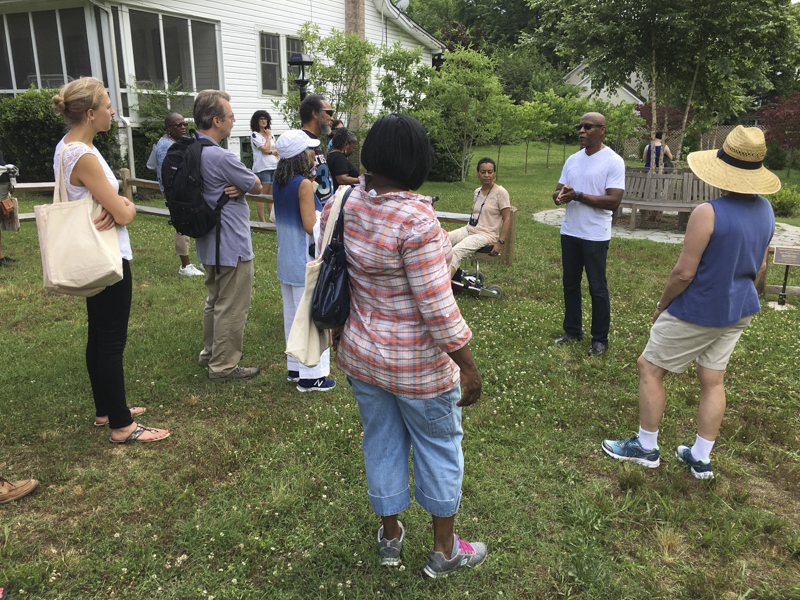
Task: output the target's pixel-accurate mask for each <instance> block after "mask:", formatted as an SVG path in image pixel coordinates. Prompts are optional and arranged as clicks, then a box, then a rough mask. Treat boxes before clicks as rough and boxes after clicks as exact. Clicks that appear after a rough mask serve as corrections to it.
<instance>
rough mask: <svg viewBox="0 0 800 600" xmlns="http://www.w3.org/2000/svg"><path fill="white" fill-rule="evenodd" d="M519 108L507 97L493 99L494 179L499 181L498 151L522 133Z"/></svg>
mask: <svg viewBox="0 0 800 600" xmlns="http://www.w3.org/2000/svg"><path fill="white" fill-rule="evenodd" d="M519 109H520V107H519V106H518V105H516V104H514V103H513V102H512V101H511V98H509V97H508V96H499V97H498V98H496V99H495V109H494V117H495V118H494V122H493V124H492V125H493V129H494V131H495V136H494V143H495V144H497V165H496V166H495V177H497V179H498V180H499V179H500V150H502V148H503V144H508V143H510V142H512V141H514V140H516V139H517V136H519V134H520V133H521V132H522V129H521V123H520V119H519V117H520V110H519Z"/></svg>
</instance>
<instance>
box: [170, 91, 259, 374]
mask: <svg viewBox="0 0 800 600" xmlns="http://www.w3.org/2000/svg"><path fill="white" fill-rule="evenodd" d="M193 112H194V115H193V116H194V122H195V124H196V125H197V142H198V143H202V154H201V157H200V176H201V177H202V190H203V198H204V199H205V201H206V204H207V205H208V206H209V208H211V209H216V208H217V203H218V202H219V203H221V204H223V203H224V204H223V206H222V209H221V211H220V212H219V221H218V223H219V225H218V226H215V227H213V228H211V230H210V231H208V233H206V234H205V235H203V236H202V237H197V242H196V243H197V257H198V260H199V261H200V262H201V263H202V264H203V265H205V268H206V287H207V288H208V298H206V305H205V309H204V311H203V351H202V352H201V353H200V358H199V361H198V362H199V364H200V366H201V367H205V366H207V367H208V378H209V379H210V380H211V381H232V380H241V379H251V378H253V377H255V376H256V375H258V373H259V371H260V370H259V368H258V367H240V366H239V359H241V357H242V340H243V338H244V326H245V323H247V313H248V311H249V310H250V295H251V292H252V289H253V274H254V271H253V258H254V256H255V255H254V254H253V243H252V240H251V238H250V206H249V205H248V204H247V201H246V200H245V196H244V195H245V193H250V194H260V193H261V182H260V181H259V180H258V177H256V176H255V175H254V174H253V172H252V171H250V169H248V168H247V167H245V166H244V165H243V164H242V162H241V161H240V160H239V158H238V157H237V156H236V155H235V154H233V153H232V152H230V151H228V150H225V149H224V148H221V147H220V146H219V143H220V142H221V141H222V140H224V139H225V138H226V137H228V136H229V135H230V133H231V130H232V129H233V124H234V123H235V122H236V119H235V118H234V116H233V110H231V105H230V96H229V95H228V94H227V93H226V92H222V91H219V90H203V91H202V92H200V93H199V94H197V98H196V99H195V101H194V111H193ZM209 141H210V142H211V143H210V144H209V143H208V142H209ZM175 146H178V144H175V145H174V146H173V148H174V147H175ZM170 151H172V148H170ZM168 159H169V156H168ZM168 159H167V160H165V166H166V165H167V164H168V163H169V160H168ZM165 187H166V184H165ZM168 199H169V196H168ZM170 214H172V209H170Z"/></svg>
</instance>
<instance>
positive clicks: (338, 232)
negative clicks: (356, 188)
mask: <svg viewBox="0 0 800 600" xmlns="http://www.w3.org/2000/svg"><path fill="white" fill-rule="evenodd" d="M352 191H353V188H352V187H349V188H347V191H346V192H345V193H344V196H342V205H341V206H340V207H339V217H338V218H337V219H336V226H335V227H334V229H333V239H335V240H339V241H340V242H341V243H344V204H345V202H347V199H348V198H349V197H350V192H352Z"/></svg>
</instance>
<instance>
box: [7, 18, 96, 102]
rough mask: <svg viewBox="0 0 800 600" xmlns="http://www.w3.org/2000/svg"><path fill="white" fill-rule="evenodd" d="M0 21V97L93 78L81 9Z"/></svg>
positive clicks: (84, 21)
mask: <svg viewBox="0 0 800 600" xmlns="http://www.w3.org/2000/svg"><path fill="white" fill-rule="evenodd" d="M0 21H1V22H0V25H2V26H0V93H5V94H18V93H22V92H24V91H26V90H28V89H29V88H30V87H31V86H33V87H35V88H57V87H60V86H62V85H64V83H66V82H69V81H72V80H74V79H78V78H79V77H84V76H91V75H93V73H92V61H91V57H90V54H89V41H88V36H87V28H86V13H85V12H84V9H83V8H82V7H81V8H61V9H56V10H43V11H38V12H32V13H29V12H22V13H13V14H5V15H3V16H2V19H0ZM98 75H99V74H98Z"/></svg>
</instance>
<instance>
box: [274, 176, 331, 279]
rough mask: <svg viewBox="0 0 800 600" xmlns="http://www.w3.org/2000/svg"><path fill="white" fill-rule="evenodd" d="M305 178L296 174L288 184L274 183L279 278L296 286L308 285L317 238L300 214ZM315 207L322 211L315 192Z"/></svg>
mask: <svg viewBox="0 0 800 600" xmlns="http://www.w3.org/2000/svg"><path fill="white" fill-rule="evenodd" d="M303 179H304V177H303V176H302V175H295V176H294V177H292V178H291V179H290V180H289V181H288V182H286V185H278V184H277V183H275V184H273V186H272V201H273V206H274V208H275V228H276V229H277V232H278V280H279V281H280V282H281V283H285V284H286V285H293V286H296V287H303V286H305V284H306V263H308V262H311V261H312V260H313V258H312V257H311V256H310V255H309V253H308V247H309V245H310V244H312V243H313V242H314V240H313V239H312V236H310V235H308V234H307V233H306V230H305V229H303V219H302V218H301V217H300V197H299V195H298V192H299V190H300V184H301V183H302V181H303ZM314 206H315V208H316V210H319V211H322V205H321V204H320V203H319V200H318V199H317V197H316V195H315V196H314Z"/></svg>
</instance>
